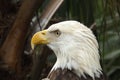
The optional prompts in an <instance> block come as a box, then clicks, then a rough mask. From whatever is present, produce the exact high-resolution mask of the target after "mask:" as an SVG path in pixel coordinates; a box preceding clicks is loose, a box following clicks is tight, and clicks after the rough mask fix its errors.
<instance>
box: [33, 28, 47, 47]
mask: <svg viewBox="0 0 120 80" xmlns="http://www.w3.org/2000/svg"><path fill="white" fill-rule="evenodd" d="M46 33H47V30H43V31H39V32H37V33H35V34H34V35H33V37H32V39H31V47H32V49H34V47H35V45H38V44H47V43H48V40H47V38H46Z"/></svg>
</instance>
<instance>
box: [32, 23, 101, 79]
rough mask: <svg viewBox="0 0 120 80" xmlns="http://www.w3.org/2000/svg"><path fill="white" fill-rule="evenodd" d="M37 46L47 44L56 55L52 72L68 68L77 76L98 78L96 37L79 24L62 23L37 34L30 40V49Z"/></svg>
mask: <svg viewBox="0 0 120 80" xmlns="http://www.w3.org/2000/svg"><path fill="white" fill-rule="evenodd" d="M37 44H47V45H48V46H49V47H50V48H51V49H52V50H53V51H54V53H55V54H56V57H57V61H56V63H55V65H54V67H53V68H52V70H55V69H57V68H62V69H64V68H68V69H69V70H74V72H75V73H76V74H77V75H78V76H84V77H85V74H87V75H89V76H91V77H92V78H94V77H100V74H101V71H102V69H101V66H100V62H99V59H100V56H99V52H98V43H97V40H96V37H95V36H94V35H93V33H92V31H91V30H90V29H89V28H87V27H86V26H85V25H83V24H81V23H80V22H77V21H63V22H59V23H56V24H53V25H51V26H50V27H49V28H48V29H46V30H43V31H40V32H37V33H36V34H34V36H33V38H32V40H31V46H32V48H34V45H37ZM52 70H51V71H52Z"/></svg>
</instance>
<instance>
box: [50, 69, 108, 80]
mask: <svg viewBox="0 0 120 80" xmlns="http://www.w3.org/2000/svg"><path fill="white" fill-rule="evenodd" d="M48 78H49V79H50V80H93V79H92V78H91V77H90V76H88V75H86V78H84V77H83V76H81V77H78V76H77V75H76V74H75V73H73V72H72V71H70V70H68V69H63V70H62V69H60V68H59V69H56V70H53V71H52V72H51V73H50V74H49V75H48ZM95 80H107V79H106V77H105V76H104V75H101V76H100V78H96V77H95Z"/></svg>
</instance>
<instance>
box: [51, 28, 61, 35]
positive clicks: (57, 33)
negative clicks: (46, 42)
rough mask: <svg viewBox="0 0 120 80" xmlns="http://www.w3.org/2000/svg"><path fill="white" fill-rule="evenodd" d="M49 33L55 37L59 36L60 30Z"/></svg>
mask: <svg viewBox="0 0 120 80" xmlns="http://www.w3.org/2000/svg"><path fill="white" fill-rule="evenodd" d="M51 33H53V34H55V35H56V36H60V35H61V32H60V30H58V29H57V30H54V31H51Z"/></svg>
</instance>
